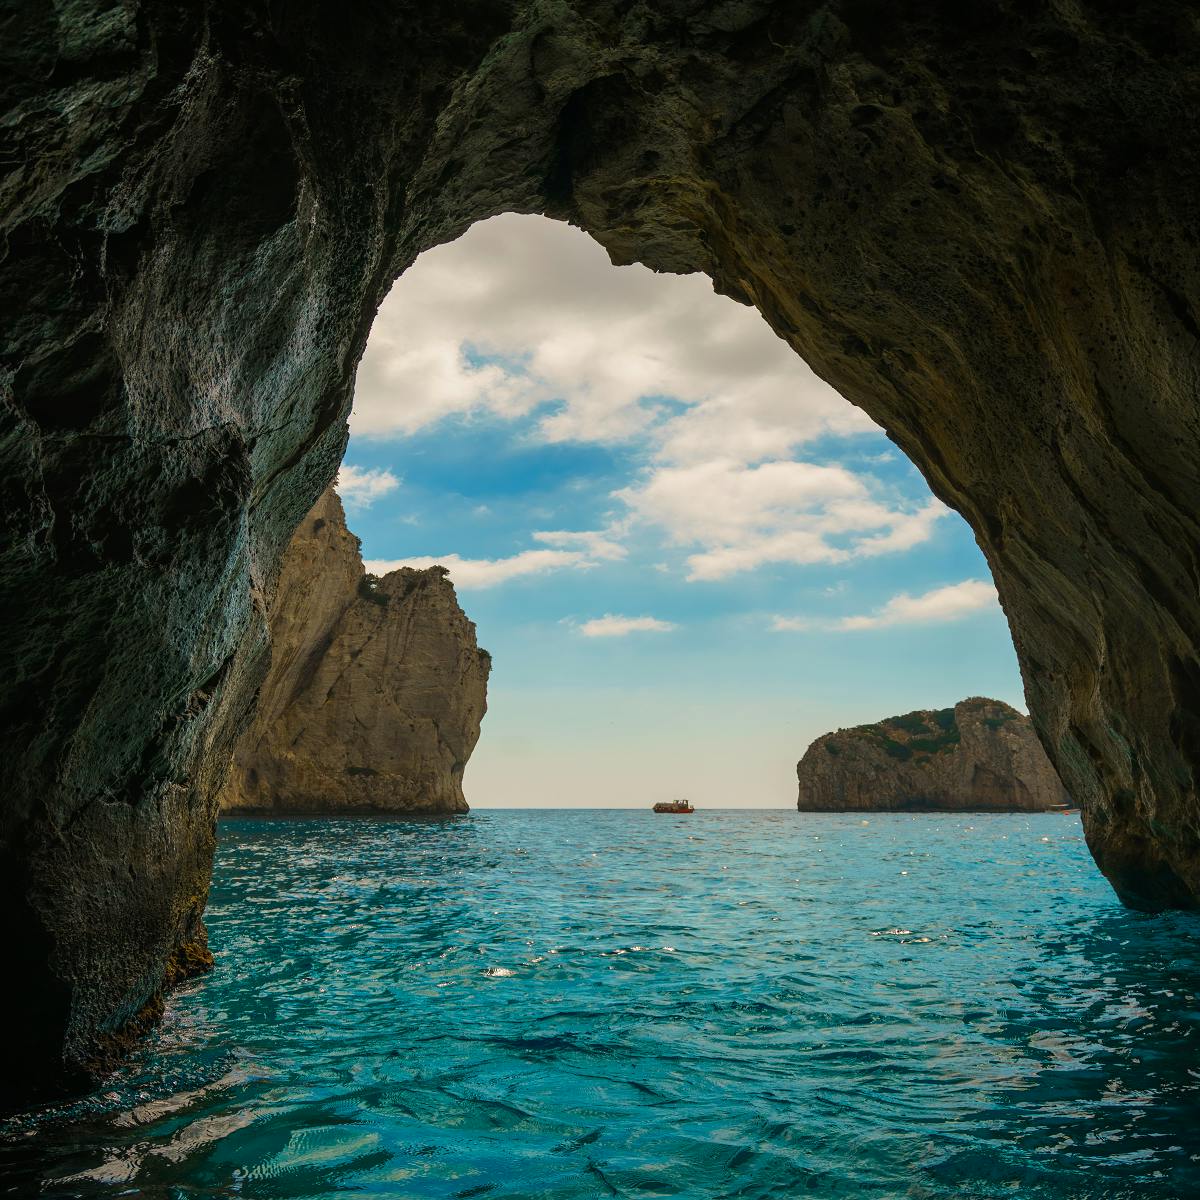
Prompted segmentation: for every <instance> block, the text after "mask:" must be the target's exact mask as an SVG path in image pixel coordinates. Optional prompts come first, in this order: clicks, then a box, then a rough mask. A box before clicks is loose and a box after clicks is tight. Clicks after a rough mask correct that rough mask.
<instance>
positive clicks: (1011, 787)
mask: <svg viewBox="0 0 1200 1200" xmlns="http://www.w3.org/2000/svg"><path fill="white" fill-rule="evenodd" d="M796 775H797V777H798V779H799V781H800V796H799V799H798V801H797V805H796V807H797V808H799V810H800V811H801V812H855V811H862V812H922V811H927V810H930V809H935V810H946V811H951V812H1014V811H1016V812H1043V811H1046V810H1047V809H1053V808H1061V807H1062V806H1063V805H1064V804H1066V803H1068V800H1067V793H1066V791H1065V789H1064V788H1063V786H1062V782H1061V781H1060V780H1059V778H1058V774H1057V772H1056V771H1055V770H1054V768H1053V767H1052V766H1051V765H1050V760H1049V759H1048V758H1047V757H1046V752H1045V750H1043V749H1042V744H1041V742H1039V741H1038V738H1037V734H1036V733H1035V732H1034V729H1033V724H1032V722H1031V721H1030V720H1029V718H1028V717H1024V716H1022V715H1021V714H1020V713H1019V712H1017V710H1016V709H1015V708H1012V707H1010V706H1009V705H1007V704H1003V703H1001V702H1000V701H999V700H985V699H983V698H982V697H978V696H977V697H973V698H972V699H969V700H961V701H959V703H958V704H956V705H955V706H954V707H953V708H943V709H940V710H937V711H923V712H911V713H906V714H905V715H904V716H901V717H888V718H887V719H886V720H883V721H879V722H877V723H876V724H874V725H858V726H855V727H854V728H853V729H839V730H838V731H837V732H836V733H827V734H825V735H824V736H822V737H819V738H817V740H816V741H815V742H813V744H812V745H811V746H809V748H808V749H807V750H806V751H805V752H804V757H803V758H802V759H801V760H800V762H799V764H798V765H797V767H796Z"/></svg>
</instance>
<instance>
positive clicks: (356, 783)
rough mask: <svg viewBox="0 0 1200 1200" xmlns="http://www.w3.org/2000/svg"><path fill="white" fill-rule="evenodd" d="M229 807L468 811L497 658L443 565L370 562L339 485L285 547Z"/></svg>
mask: <svg viewBox="0 0 1200 1200" xmlns="http://www.w3.org/2000/svg"><path fill="white" fill-rule="evenodd" d="M270 632H271V665H270V667H269V669H268V671H267V677H266V680H265V681H264V683H263V686H262V690H261V691H260V693H259V697H258V704H257V706H256V709H255V715H254V721H253V723H252V724H251V726H250V728H249V729H247V731H246V732H245V733H244V734H243V735H242V738H241V740H240V741H239V742H238V746H237V750H236V751H235V753H234V757H233V769H232V770H231V772H230V776H229V781H228V783H227V784H226V786H225V789H224V791H223V792H222V794H221V807H222V808H223V809H224V810H225V811H226V812H229V813H239V812H240V813H248V812H258V813H293V814H296V813H304V814H312V815H338V814H347V813H371V812H376V813H378V812H391V813H405V812H409V813H455V812H466V811H467V802H466V798H465V797H464V795H463V787H462V778H463V770H464V768H465V767H466V764H467V760H468V758H470V756H471V751H472V750H473V749H474V748H475V743H476V742H477V741H478V740H479V723H480V721H481V720H482V718H483V714H484V712H485V711H486V708H487V677H488V671H489V670H490V667H491V659H490V657H489V655H488V653H487V651H485V650H480V649H479V648H478V646H477V645H476V643H475V626H474V625H473V624H472V623H471V622H470V621H469V620H467V618H466V615H465V614H464V613H463V611H462V609H461V608H460V607H459V605H458V600H457V598H456V597H455V594H454V587H453V585H452V584H451V583H450V580H449V579H448V578H447V577H446V571H445V569H444V568H442V567H429V568H428V569H427V570H423V571H416V570H411V569H408V568H402V569H401V570H398V571H392V572H390V573H389V574H387V575H384V576H382V577H381V578H376V577H375V576H373V575H368V574H367V573H366V572H365V571H364V569H363V565H362V558H361V557H360V555H359V543H358V539H357V538H356V537H355V536H354V535H353V534H352V533H350V532H349V531H348V530H347V528H346V519H345V514H344V513H343V511H342V504H341V501H340V500H339V499H338V496H337V494H336V493H335V492H334V491H333V490H332V489H330V490H328V491H326V492H325V494H324V495H323V496H322V497H321V499H320V500H318V501H317V503H316V505H315V506H314V508H313V510H312V512H310V513H309V514H308V516H306V517H305V518H304V520H303V521H302V522H301V523H300V528H299V529H297V530H296V533H295V535H294V536H293V537H292V541H291V544H290V545H289V546H288V549H287V552H286V553H285V554H284V557H283V568H282V570H281V572H280V576H279V586H278V589H277V591H276V593H275V598H274V601H273V602H272V605H271V617H270Z"/></svg>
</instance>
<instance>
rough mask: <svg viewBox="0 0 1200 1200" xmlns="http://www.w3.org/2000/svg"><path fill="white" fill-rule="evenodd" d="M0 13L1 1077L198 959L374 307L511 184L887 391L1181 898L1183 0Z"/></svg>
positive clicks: (1191, 455)
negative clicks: (282, 606)
mask: <svg viewBox="0 0 1200 1200" xmlns="http://www.w3.org/2000/svg"><path fill="white" fill-rule="evenodd" d="M6 21H7V23H6V25H5V37H4V38H3V39H0V66H2V67H3V70H0V104H2V105H3V112H4V116H3V120H2V122H0V137H2V138H3V141H4V154H3V156H2V161H3V162H4V164H5V166H4V168H3V170H4V174H3V176H2V177H0V214H2V215H0V254H2V255H3V259H2V261H0V304H2V305H3V311H4V313H5V316H6V319H5V321H4V323H3V326H2V329H0V389H2V392H0V402H2V406H3V407H2V424H0V498H2V505H0V514H2V518H0V519H2V525H0V539H2V540H0V608H2V610H3V612H4V614H5V623H6V633H7V637H6V639H5V642H4V650H5V653H4V658H3V661H2V662H0V713H2V714H3V722H2V728H3V731H4V732H3V738H4V744H3V751H4V753H3V762H4V768H3V769H4V775H3V780H2V784H3V796H4V801H3V808H2V810H0V868H2V869H0V879H2V880H3V881H4V883H3V886H4V894H3V897H0V899H2V900H3V903H4V910H5V913H6V916H7V917H8V919H9V928H10V936H9V946H8V955H9V965H10V967H11V968H12V972H13V976H14V978H18V979H20V980H21V981H22V982H21V986H20V987H19V988H17V989H14V991H13V994H12V996H11V1006H12V1011H11V1014H10V1028H12V1029H20V1030H22V1031H24V1036H22V1037H20V1038H11V1037H10V1038H8V1039H5V1044H4V1046H3V1053H4V1054H5V1055H7V1056H8V1057H9V1059H10V1062H8V1063H7V1064H5V1069H4V1071H3V1077H4V1078H6V1079H12V1080H20V1081H27V1080H31V1079H32V1080H35V1081H36V1085H37V1086H38V1087H42V1088H44V1089H47V1090H52V1089H55V1088H60V1087H62V1086H64V1085H67V1084H69V1083H71V1082H73V1081H78V1080H79V1079H81V1078H83V1077H85V1076H86V1075H87V1074H88V1073H89V1072H93V1073H94V1071H96V1070H98V1069H100V1068H102V1067H103V1065H104V1063H105V1062H106V1061H107V1060H108V1059H109V1058H110V1051H111V1047H113V1046H114V1045H118V1044H119V1043H120V1042H121V1039H122V1037H123V1036H124V1035H123V1032H122V1031H124V1030H131V1029H137V1028H140V1027H141V1025H140V1022H141V1021H142V1020H143V1014H145V1013H147V1012H151V1011H152V1010H153V1008H154V1006H155V1005H156V1004H158V1003H160V1002H161V999H160V998H161V993H162V989H163V986H164V983H165V982H169V981H170V980H173V979H174V978H176V977H177V972H175V971H173V970H168V963H172V962H175V961H186V962H195V961H199V960H200V959H201V958H202V957H203V956H202V955H200V954H199V953H198V952H197V953H191V952H190V950H189V952H188V953H182V949H183V948H190V949H191V950H195V949H196V948H199V947H202V946H203V938H204V933H203V921H202V912H203V907H204V902H205V895H206V890H207V881H208V874H209V869H210V861H211V852H212V844H213V842H212V839H213V823H214V818H215V813H216V810H217V797H218V789H219V787H220V786H221V783H222V780H223V777H224V771H225V766H226V764H227V763H228V760H229V755H230V753H231V751H232V748H233V746H234V743H235V741H236V738H237V737H238V735H239V732H240V730H241V729H242V727H243V726H244V724H245V722H246V720H247V719H248V716H249V709H250V705H251V702H252V697H253V695H254V693H255V691H256V688H257V687H258V685H259V683H260V681H261V679H262V675H263V671H264V670H265V665H266V651H267V634H266V612H267V609H268V605H269V603H270V596H271V593H272V591H273V589H274V587H275V580H276V575H277V571H278V563H279V559H280V556H281V554H282V552H283V550H284V548H285V547H286V545H287V543H288V540H289V538H290V537H291V534H292V531H293V530H294V529H295V528H296V526H297V525H298V524H299V523H300V521H301V519H302V518H303V516H304V514H305V513H307V512H308V511H309V509H310V508H311V507H312V505H313V504H314V503H315V502H316V500H317V499H318V497H319V496H320V494H321V492H322V491H323V490H324V488H325V487H326V486H327V485H328V483H329V482H330V480H331V479H332V477H333V474H334V471H335V469H336V467H337V464H338V460H339V458H340V455H341V453H342V450H343V447H344V443H345V436H346V427H345V415H346V412H347V410H348V406H349V402H350V391H351V387H352V381H353V375H354V370H355V365H356V363H357V361H358V358H359V356H360V355H361V352H362V349H363V346H364V344H365V340H366V336H367V333H368V331H369V328H370V324H371V319H372V316H373V314H374V312H375V309H376V307H377V305H378V303H379V301H380V299H381V297H382V296H383V295H384V294H385V293H386V291H387V289H388V287H389V286H390V284H391V282H392V280H393V279H394V278H395V277H396V276H397V275H398V274H399V273H400V272H401V271H402V270H403V269H404V268H405V267H406V266H407V265H408V264H409V263H410V262H411V261H412V260H413V259H414V257H415V256H416V255H417V254H418V253H419V252H420V251H421V250H423V249H425V248H427V247H429V246H432V245H435V244H437V243H440V242H443V241H446V240H448V239H450V238H452V237H454V236H456V235H457V234H458V233H460V232H462V231H463V230H464V229H465V228H466V227H467V226H469V225H470V224H471V223H472V222H473V221H475V220H478V219H481V218H483V217H487V216H490V215H492V214H495V213H497V212H500V211H504V210H514V211H520V212H546V213H548V214H550V215H552V216H556V217H561V218H564V219H569V220H572V221H574V222H576V223H577V224H579V225H581V226H582V227H583V228H585V229H586V230H588V231H589V232H590V233H591V234H593V235H594V236H595V237H596V238H597V239H598V240H599V241H600V242H601V243H602V244H603V245H604V246H606V247H607V249H608V250H609V252H610V254H611V255H612V257H613V258H614V259H615V260H616V261H620V262H628V261H634V260H636V261H641V262H644V263H646V264H648V265H649V266H651V267H654V268H657V269H661V270H672V271H704V272H707V273H708V274H709V275H710V276H711V277H712V278H713V280H714V283H715V285H716V286H717V288H718V289H719V290H721V291H723V292H725V293H728V294H729V295H731V296H733V297H735V298H737V299H739V300H742V301H745V302H748V303H752V304H755V305H757V306H758V308H759V309H760V310H761V311H762V313H763V314H764V316H765V317H766V319H767V320H768V321H769V322H770V323H771V325H772V326H773V328H774V329H775V330H776V331H777V332H778V333H779V335H780V336H781V337H783V338H784V339H786V340H787V341H788V342H789V344H791V345H792V346H793V347H794V348H795V349H796V350H797V352H799V353H800V354H802V355H803V356H804V357H805V358H806V359H807V360H808V361H809V362H810V363H811V365H812V366H813V367H814V368H815V369H816V370H817V371H818V373H820V374H821V375H822V376H823V377H825V378H826V379H827V380H829V382H830V383H832V384H833V385H834V386H835V387H837V388H838V389H839V390H840V391H841V392H842V393H843V394H844V395H845V396H846V397H847V398H848V399H850V400H851V401H852V402H854V403H856V404H858V405H861V406H862V407H863V408H864V409H865V410H867V411H868V412H869V413H870V414H871V415H872V416H873V417H874V418H875V419H876V420H878V421H879V422H881V423H882V424H883V425H884V426H885V427H886V428H887V429H888V430H889V432H890V434H891V435H892V437H893V438H894V439H895V441H896V442H897V444H898V445H899V446H900V447H901V448H902V449H903V450H904V451H905V452H906V453H907V454H908V455H909V456H910V457H911V458H912V459H913V461H914V462H916V463H917V465H918V466H919V467H920V468H921V470H922V471H923V472H924V474H925V476H926V478H927V479H928V481H929V483H930V486H931V487H932V488H933V490H934V491H935V492H936V493H937V495H939V496H940V497H941V498H942V499H944V500H945V501H946V502H947V503H949V504H951V505H953V506H954V507H955V508H957V509H958V510H959V511H960V512H961V513H962V514H963V515H964V516H965V517H966V519H967V520H968V521H969V522H970V523H971V525H972V527H973V528H974V530H975V532H976V535H977V538H978V540H979V543H980V545H981V546H982V547H983V550H984V552H985V554H986V555H987V557H988V561H989V563H990V565H991V567H992V570H993V573H994V576H995V579H996V583H997V586H998V588H999V592H1000V596H1001V600H1002V602H1003V604H1004V607H1005V610H1006V612H1007V615H1008V618H1009V621H1010V624H1011V627H1012V630H1013V636H1014V640H1015V643H1016V647H1017V653H1018V656H1019V658H1020V662H1021V666H1022V671H1023V673H1024V678H1025V684H1026V691H1027V697H1028V702H1029V708H1030V712H1031V714H1032V718H1033V721H1034V724H1035V726H1036V728H1037V729H1038V732H1039V734H1040V736H1041V737H1042V740H1043V742H1044V743H1045V745H1046V747H1047V749H1048V751H1049V753H1050V756H1051V758H1052V759H1053V761H1054V762H1055V764H1056V765H1057V767H1058V769H1059V771H1060V773H1061V775H1062V777H1063V779H1064V781H1065V782H1066V784H1067V786H1068V788H1069V790H1070V792H1071V794H1072V795H1073V797H1074V798H1075V799H1076V801H1077V802H1078V803H1079V804H1080V805H1081V807H1082V810H1083V815H1084V822H1085V827H1086V830H1087V836H1088V839H1089V844H1090V845H1091V848H1092V850H1093V853H1094V854H1095V857H1096V859H1097V862H1098V863H1099V865H1100V867H1101V869H1102V870H1103V871H1104V872H1105V873H1106V874H1107V876H1108V877H1109V878H1110V880H1112V882H1113V884H1114V886H1115V887H1116V889H1117V891H1118V893H1119V894H1120V895H1121V897H1122V898H1123V899H1124V900H1125V901H1126V902H1128V903H1131V904H1134V905H1138V906H1141V907H1146V908H1156V907H1164V906H1189V907H1194V906H1196V905H1197V903H1198V901H1200V805H1198V804H1197V795H1196V777H1197V771H1200V659H1198V656H1197V650H1196V647H1197V645H1198V644H1200V599H1198V593H1200V562H1198V561H1197V556H1196V547H1197V545H1200V537H1198V536H1197V535H1198V533H1200V530H1198V529H1197V511H1198V508H1200V505H1198V501H1200V478H1198V470H1200V467H1198V463H1200V459H1198V457H1197V455H1196V446H1197V444H1198V441H1200V439H1198V437H1197V435H1198V433H1200V429H1198V424H1200V419H1198V413H1197V405H1196V399H1195V398H1196V395H1197V394H1198V387H1197V385H1198V383H1200V380H1198V378H1197V372H1198V369H1200V368H1198V364H1200V355H1198V348H1200V313H1198V305H1197V296H1198V294H1200V288H1198V280H1200V257H1198V253H1197V230H1198V229H1200V186H1198V184H1200V170H1198V161H1197V160H1198V154H1200V132H1198V129H1197V122H1198V121H1200V66H1198V65H1197V64H1200V52H1198V51H1200V36H1198V33H1197V18H1196V13H1195V9H1194V6H1193V5H1191V4H1187V3H1182V2H1179V3H1174V2H1170V0H1149V2H1147V3H1144V4H1138V5H1136V6H1133V7H1132V8H1131V7H1130V6H1127V5H1116V4H1111V3H1108V2H1107V0H1089V2H1088V3H1084V4H1079V5H1065V4H1049V5H1036V6H1035V5H1027V4H1022V3H1018V2H1017V0H1011V2H1010V0H987V2H986V3H980V4H969V5H959V4H948V3H938V4H924V3H922V4H916V3H909V2H907V0H906V2H902V3H882V2H880V0H827V2H824V3H817V2H811V3H801V4H795V3H774V4H772V3H756V2H754V0H746V2H745V3H733V4H730V3H720V4H716V3H683V2H681V3H670V4H666V5H654V6H646V5H640V4H633V5H629V4H612V3H589V4H586V5H583V4H572V3H569V2H554V3H535V4H530V5H524V6H520V7H518V6H516V5H515V4H508V3H503V2H501V3H485V4H481V5H473V6H470V8H469V9H464V8H463V7H462V6H458V5H443V4H437V3H434V4H423V5H420V6H418V5H408V4H404V3H400V4H395V5H387V6H382V7H373V8H369V9H362V8H356V9H354V10H353V11H352V12H350V11H347V10H345V9H333V8H330V7H329V6H326V5H317V4H313V3H305V2H303V0H301V2H298V3H293V4H288V5H287V6H283V7H280V6H274V7H270V8H257V9H251V10H244V9H239V10H238V11H237V12H236V13H234V12H232V10H227V9H226V8H225V7H224V6H221V5H219V4H216V3H212V2H209V3H200V4H196V5H190V6H176V5H173V4H167V3H136V2H135V3H121V4H115V3H114V4H108V3H105V2H104V0H82V2H80V3H76V4H71V5H68V6H65V7H64V6H60V7H58V8H55V9H49V8H45V7H44V6H39V5H35V4H32V3H26V4H24V5H22V6H20V7H19V8H17V9H16V10H15V11H14V13H13V14H12V15H11V16H10V17H9V18H6ZM397 403H398V404H402V403H404V397H397ZM181 953H182V958H180V955H181ZM29 1091H30V1085H29V1084H28V1083H27V1082H21V1083H18V1084H16V1085H14V1092H15V1093H16V1094H18V1096H19V1097H20V1096H25V1095H27V1094H28V1093H29Z"/></svg>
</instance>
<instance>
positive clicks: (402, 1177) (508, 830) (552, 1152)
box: [0, 812, 1200, 1200]
mask: <svg viewBox="0 0 1200 1200" xmlns="http://www.w3.org/2000/svg"><path fill="white" fill-rule="evenodd" d="M209 925H210V929H211V933H212V942H213V948H214V950H215V951H216V953H217V955H218V959H219V969H218V970H217V971H216V972H215V973H214V974H213V975H211V976H210V977H208V978H207V979H205V980H202V981H200V982H198V983H196V984H194V985H192V986H191V987H190V988H189V989H188V990H187V991H185V992H184V993H181V994H180V995H179V996H178V997H177V998H176V999H175V1000H174V1002H173V1003H172V1005H171V1006H170V1009H169V1012H168V1018H167V1021H166V1022H165V1024H164V1026H163V1028H162V1030H161V1031H160V1032H159V1033H158V1034H157V1035H156V1036H155V1038H154V1039H152V1041H151V1042H150V1044H149V1045H148V1046H147V1047H146V1049H145V1051H144V1052H143V1053H142V1054H141V1055H140V1056H139V1057H138V1059H137V1060H136V1061H134V1062H133V1063H131V1064H130V1065H129V1066H128V1067H127V1068H126V1069H124V1070H123V1071H121V1072H120V1073H118V1075H117V1076H115V1077H114V1078H113V1079H112V1080H111V1081H110V1082H109V1083H108V1084H107V1085H106V1086H105V1088H103V1089H102V1090H101V1091H99V1092H97V1093H96V1094H95V1095H94V1096H91V1097H87V1098H86V1099H84V1100H82V1101H77V1102H75V1103H73V1104H69V1105H63V1106H58V1107H54V1108H49V1109H46V1110H42V1111H41V1112H38V1113H34V1114H26V1115H25V1116H23V1117H18V1118H13V1119H11V1120H10V1121H8V1122H7V1123H6V1124H5V1125H4V1127H3V1130H2V1135H3V1136H2V1140H0V1173H2V1175H0V1178H2V1179H3V1184H2V1185H0V1194H12V1195H20V1196H26V1195H42V1196H46V1197H63V1198H67V1197H93V1196H101V1195H103V1196H111V1195H136V1196H154V1197H164V1198H166V1197H171V1198H177V1197H212V1196H229V1195H242V1196H246V1197H254V1198H257V1197H279V1198H288V1200H299V1198H309V1197H311V1198H317V1197H327V1196H330V1195H333V1194H336V1193H342V1192H349V1193H352V1194H360V1195H375V1196H397V1197H483V1196H486V1197H489V1198H493V1197H494V1198H497V1200H499V1198H501V1197H509V1198H513V1197H521V1198H532V1197H538V1198H546V1200H581V1198H584V1197H602V1196H603V1197H607V1196H630V1197H646V1196H681V1197H714V1198H715V1197H734V1196H737V1197H771V1198H772V1200H778V1198H779V1197H792V1196H813V1197H843V1196H844V1197H848V1198H849V1197H854V1198H859V1197H905V1198H907V1200H943V1198H948V1197H951V1196H954V1197H968V1198H980V1200H987V1198H991V1197H1014V1196H1015V1197H1021V1198H1025V1197H1031V1198H1033V1200H1049V1198H1051V1197H1054V1198H1063V1200H1092V1198H1095V1200H1100V1198H1102V1197H1103V1198H1104V1200H1109V1198H1128V1200H1141V1198H1151V1197H1153V1198H1154V1200H1159V1198H1163V1197H1165V1198H1171V1197H1185V1196H1186V1197H1191V1196H1194V1195H1196V1194H1200V1131H1197V1129H1196V1125H1197V1122H1196V1119H1195V1118H1196V1113H1197V1100H1198V1098H1200V1066H1198V1065H1197V1064H1198V1063H1200V1058H1198V1056H1197V1053H1196V1050H1197V1045H1198V1038H1200V998H1198V997H1200V926H1198V924H1197V922H1196V920H1195V919H1194V918H1191V917H1187V916H1181V915H1167V916H1162V917H1148V916H1144V915H1139V914H1134V913H1129V912H1126V911H1124V910H1122V909H1121V908H1119V907H1118V906H1117V905H1116V903H1115V901H1114V900H1113V898H1112V896H1111V894H1110V892H1109V891H1108V888H1107V886H1106V885H1105V884H1104V883H1103V881H1102V880H1101V879H1100V878H1099V876H1098V875H1097V874H1096V873H1095V870H1094V868H1093V867H1092V865H1091V863H1090V860H1089V859H1088V858H1087V854H1086V850H1085V848H1084V846H1083V841H1082V836H1081V833H1080V829H1079V825H1078V822H1077V821H1076V820H1075V819H1074V818H1070V817H1063V816H1058V815H1048V816H1032V817H1030V816H1013V817H988V818H980V817H970V818H955V817H950V816H940V815H927V816H901V815H897V816H873V817H871V819H870V820H869V822H865V823H864V822H863V821H862V820H861V818H855V817H839V816H813V815H800V814H795V813H747V812H723V813H722V812H706V813H698V814H696V815H695V816H694V817H691V818H688V819H687V820H686V821H666V820H663V819H655V818H654V817H653V816H651V815H650V814H648V813H645V814H644V813H620V812H590V813H562V812H557V813H545V812H505V813H477V814H474V815H473V816H471V817H470V818H468V819H465V820H457V821H449V822H404V821H387V820H381V821H335V822H327V823H320V822H306V821H289V822H253V821H244V822H233V823H229V824H227V825H226V826H225V827H224V828H223V830H222V843H221V848H220V852H219V858H218V865H217V873H216V879H215V883H214V888H213V894H212V903H211V906H210V911H209Z"/></svg>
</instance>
